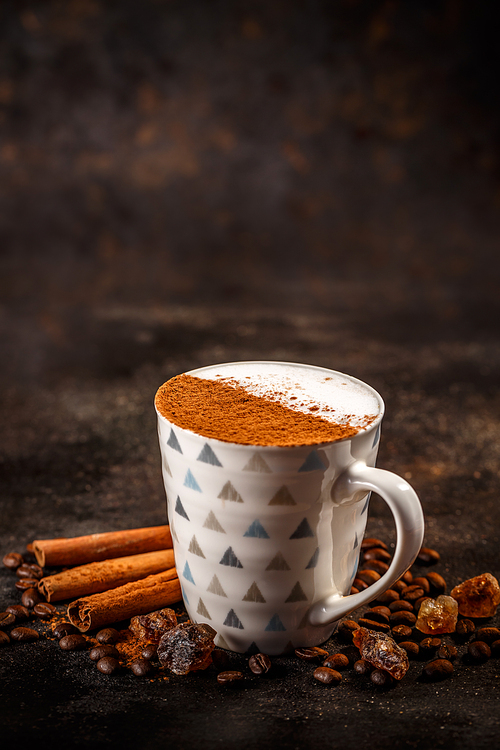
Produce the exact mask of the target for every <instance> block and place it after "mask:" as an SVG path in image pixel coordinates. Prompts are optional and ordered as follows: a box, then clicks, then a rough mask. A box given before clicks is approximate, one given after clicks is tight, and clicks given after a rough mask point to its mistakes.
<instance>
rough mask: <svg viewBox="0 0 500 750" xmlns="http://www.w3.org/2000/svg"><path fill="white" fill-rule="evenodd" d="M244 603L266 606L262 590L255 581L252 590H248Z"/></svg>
mask: <svg viewBox="0 0 500 750" xmlns="http://www.w3.org/2000/svg"><path fill="white" fill-rule="evenodd" d="M242 601H243V602H260V603H261V604H265V603H266V600H265V599H264V597H263V596H262V593H261V590H260V589H259V587H258V586H257V584H256V583H255V581H254V582H253V583H252V585H251V586H250V588H249V589H248V591H247V593H246V594H245V596H244V597H243V599H242Z"/></svg>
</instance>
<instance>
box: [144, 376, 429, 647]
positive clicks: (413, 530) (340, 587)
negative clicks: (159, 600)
mask: <svg viewBox="0 0 500 750" xmlns="http://www.w3.org/2000/svg"><path fill="white" fill-rule="evenodd" d="M231 364H232V363H228V366H230V365H231ZM238 364H241V363H238ZM252 364H253V363H252ZM262 364H265V363H262ZM273 364H276V363H273ZM278 364H279V363H278ZM283 364H286V366H287V367H299V368H306V369H307V370H314V371H318V370H319V371H320V372H321V373H324V374H325V376H328V375H331V374H332V371H331V370H327V369H325V368H318V367H313V366H311V365H300V364H294V363H289V362H287V363H283ZM223 367H224V365H217V371H219V370H220V368H223ZM211 369H213V368H212V367H207V368H199V369H197V370H193V371H191V372H190V373H188V374H190V375H197V376H199V377H203V375H204V372H206V373H207V376H208V372H209V371H210V370H211ZM343 377H345V378H348V379H349V380H350V381H352V382H354V383H356V384H357V385H358V386H359V385H361V386H362V387H363V388H365V389H368V390H369V391H370V392H371V393H372V394H374V395H375V396H376V398H377V401H378V404H379V414H378V416H377V418H376V419H375V421H374V422H373V423H372V424H371V425H370V426H369V427H368V428H367V429H363V430H361V431H360V432H358V433H357V434H356V435H354V436H353V437H351V438H348V439H343V440H339V441H336V442H332V443H321V444H317V445H308V446H294V447H279V446H249V445H239V444H236V443H228V442H224V441H220V440H216V439H213V438H206V437H203V436H201V435H198V434H196V433H194V432H190V431H188V430H185V429H182V428H180V427H178V426H176V425H175V424H172V423H170V422H169V421H168V420H167V419H166V418H165V417H164V416H162V415H161V414H160V413H159V412H158V410H157V415H158V433H159V442H160V449H161V455H162V473H163V479H164V484H165V490H166V494H167V505H168V519H169V523H170V528H171V532H172V538H173V543H174V553H175V560H176V567H177V570H178V573H179V578H180V581H181V585H182V593H183V597H184V603H185V606H186V609H187V611H188V614H189V617H190V618H191V620H192V621H193V622H198V623H208V624H209V625H211V626H212V627H213V628H214V629H215V630H216V631H217V636H216V638H215V643H216V645H217V646H219V647H222V648H226V649H230V650H232V651H237V652H242V653H253V652H258V651H260V652H263V653H267V654H271V655H272V654H282V653H287V652H288V651H291V650H293V649H294V648H297V647H303V646H314V645H318V644H320V643H323V642H324V641H325V640H327V639H328V638H329V637H330V635H331V634H332V632H333V630H334V629H335V626H336V621H337V620H338V619H339V618H341V617H343V616H344V615H346V614H348V613H349V612H351V611H352V610H354V609H356V608H358V607H360V606H361V605H363V604H367V603H368V602H369V601H371V600H373V599H375V598H376V597H377V595H378V594H380V593H381V592H382V591H385V590H386V589H388V588H390V586H391V585H392V584H393V583H394V582H395V581H396V580H397V579H398V578H400V577H401V576H402V575H403V573H404V572H405V571H406V570H407V569H408V568H409V567H410V565H411V564H412V563H413V561H414V559H415V557H416V556H417V554H418V552H419V550H420V547H421V544H422V541H423V534H424V521H423V513H422V508H421V506H420V502H419V500H418V497H417V495H416V493H415V492H414V490H413V489H412V488H411V487H410V485H409V484H408V482H406V481H405V480H404V479H402V478H401V477H399V476H397V475H396V474H393V473H391V472H389V471H384V470H382V469H377V468H374V466H375V460H376V456H377V452H378V446H379V440H380V427H381V421H382V417H383V412H384V403H383V401H382V398H381V397H380V395H379V394H378V393H377V392H376V391H374V390H373V389H372V388H371V387H370V386H368V385H366V384H365V383H362V382H361V381H359V380H357V379H356V378H352V377H351V376H348V375H343ZM371 491H375V492H377V493H378V494H379V495H380V496H381V497H382V498H383V499H384V500H385V502H386V503H387V505H388V506H389V508H390V510H391V512H392V514H393V516H394V521H395V525H396V532H397V544H396V549H395V552H394V556H393V559H392V563H391V565H390V567H389V570H388V571H387V572H386V573H385V574H384V575H382V576H381V578H380V579H379V580H378V581H376V582H375V583H374V584H373V585H371V586H370V587H369V588H367V589H365V590H364V591H361V592H360V593H358V594H352V595H350V594H349V592H350V589H351V584H352V581H353V579H354V577H355V574H356V570H357V567H358V561H359V554H360V549H361V547H360V545H361V541H362V539H363V534H364V531H365V526H366V521H367V516H368V503H369V498H370V493H371Z"/></svg>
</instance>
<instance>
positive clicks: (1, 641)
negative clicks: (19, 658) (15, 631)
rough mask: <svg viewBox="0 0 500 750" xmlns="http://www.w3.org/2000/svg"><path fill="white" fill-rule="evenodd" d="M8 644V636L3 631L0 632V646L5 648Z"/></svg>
mask: <svg viewBox="0 0 500 750" xmlns="http://www.w3.org/2000/svg"><path fill="white" fill-rule="evenodd" d="M8 643H10V638H9V636H8V635H7V633H4V632H3V630H0V646H7V644H8Z"/></svg>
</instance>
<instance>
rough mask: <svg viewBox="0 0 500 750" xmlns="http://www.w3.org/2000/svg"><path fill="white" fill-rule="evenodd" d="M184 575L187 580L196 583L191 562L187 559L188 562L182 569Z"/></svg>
mask: <svg viewBox="0 0 500 750" xmlns="http://www.w3.org/2000/svg"><path fill="white" fill-rule="evenodd" d="M182 575H183V576H184V578H185V579H186V581H190V582H191V583H194V580H193V576H192V574H191V570H190V568H189V564H188V561H187V560H186V564H185V565H184V570H183V571H182ZM195 586H196V584H195Z"/></svg>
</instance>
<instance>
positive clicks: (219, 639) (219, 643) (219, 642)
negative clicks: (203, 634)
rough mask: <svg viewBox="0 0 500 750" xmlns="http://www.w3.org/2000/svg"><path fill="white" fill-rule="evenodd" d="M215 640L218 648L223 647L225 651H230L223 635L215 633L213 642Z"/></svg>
mask: <svg viewBox="0 0 500 750" xmlns="http://www.w3.org/2000/svg"><path fill="white" fill-rule="evenodd" d="M215 641H217V643H216V645H217V646H218V647H219V648H225V649H226V650H227V651H230V650H231V649H230V648H229V646H228V645H227V643H226V641H225V639H224V637H223V636H222V635H221V634H220V633H217V635H216V636H215V640H214V643H215Z"/></svg>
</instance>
